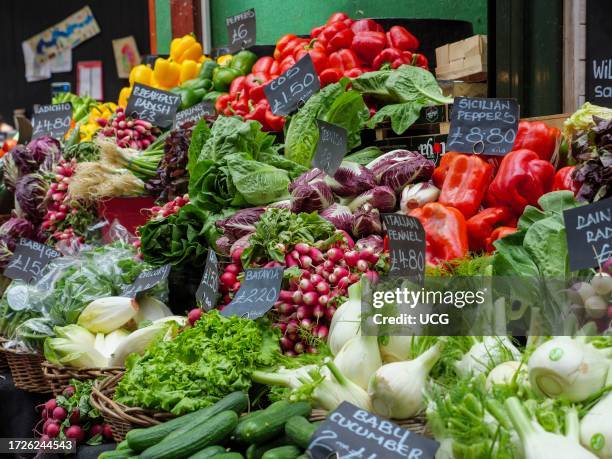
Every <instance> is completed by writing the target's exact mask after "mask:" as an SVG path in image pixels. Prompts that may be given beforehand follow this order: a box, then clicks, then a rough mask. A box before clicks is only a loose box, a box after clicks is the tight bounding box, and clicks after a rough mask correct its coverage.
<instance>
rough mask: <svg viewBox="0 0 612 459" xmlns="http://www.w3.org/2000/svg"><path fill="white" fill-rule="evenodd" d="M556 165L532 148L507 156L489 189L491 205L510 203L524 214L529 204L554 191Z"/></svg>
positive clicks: (518, 213) (510, 205) (488, 199)
mask: <svg viewBox="0 0 612 459" xmlns="http://www.w3.org/2000/svg"><path fill="white" fill-rule="evenodd" d="M554 176H555V168H554V167H553V165H552V164H550V163H549V162H548V161H544V160H542V159H540V157H539V156H538V154H537V153H535V152H533V151H531V150H526V149H522V150H514V151H511V152H510V153H508V154H507V155H506V156H504V159H503V160H502V162H501V164H500V166H499V170H498V171H497V175H496V176H495V178H494V179H493V181H492V182H491V185H490V186H489V190H488V191H487V198H486V201H487V204H488V205H489V206H490V207H496V206H507V207H509V208H510V209H511V210H512V211H513V212H514V214H515V215H521V214H522V213H523V210H524V209H525V207H526V206H527V205H532V206H537V205H538V199H540V196H542V195H543V194H545V193H548V192H549V191H551V190H552V186H553V180H554Z"/></svg>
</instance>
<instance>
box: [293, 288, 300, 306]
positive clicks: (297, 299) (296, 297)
mask: <svg viewBox="0 0 612 459" xmlns="http://www.w3.org/2000/svg"><path fill="white" fill-rule="evenodd" d="M302 297H303V295H302V292H301V291H300V290H296V291H295V292H293V295H291V299H292V301H293V304H300V303H301V302H302Z"/></svg>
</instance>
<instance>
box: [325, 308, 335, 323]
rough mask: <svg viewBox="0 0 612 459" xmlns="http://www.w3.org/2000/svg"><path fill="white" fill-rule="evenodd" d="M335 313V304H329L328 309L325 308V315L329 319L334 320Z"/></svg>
mask: <svg viewBox="0 0 612 459" xmlns="http://www.w3.org/2000/svg"><path fill="white" fill-rule="evenodd" d="M335 313H336V307H335V306H327V309H326V310H325V317H326V318H327V320H332V317H334V314H335Z"/></svg>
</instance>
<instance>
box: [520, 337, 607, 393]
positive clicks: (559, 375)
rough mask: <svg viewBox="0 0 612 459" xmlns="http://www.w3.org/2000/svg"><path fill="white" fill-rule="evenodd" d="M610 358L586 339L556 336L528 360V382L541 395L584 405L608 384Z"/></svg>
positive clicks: (541, 346)
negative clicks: (583, 402)
mask: <svg viewBox="0 0 612 459" xmlns="http://www.w3.org/2000/svg"><path fill="white" fill-rule="evenodd" d="M609 365H610V359H609V358H608V357H607V355H606V353H605V352H604V351H602V350H600V349H597V348H595V347H593V346H592V345H590V344H588V343H586V342H585V340H584V338H570V337H568V336H557V337H555V338H553V339H551V340H549V341H546V342H545V343H543V344H542V345H540V346H539V347H538V348H536V350H535V351H534V352H533V354H532V355H531V357H530V358H529V362H528V364H527V368H528V371H529V382H530V383H531V386H532V387H533V389H534V390H535V391H536V392H538V393H539V394H540V395H545V396H547V397H551V398H557V397H563V398H566V399H568V400H569V401H571V402H581V401H583V400H586V399H587V398H589V397H591V396H592V395H594V394H596V393H597V392H599V391H600V390H601V389H602V388H603V387H604V384H605V381H606V376H607V374H608V368H609Z"/></svg>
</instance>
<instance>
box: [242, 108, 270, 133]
mask: <svg viewBox="0 0 612 459" xmlns="http://www.w3.org/2000/svg"><path fill="white" fill-rule="evenodd" d="M244 119H245V120H255V121H259V122H260V123H261V125H262V126H263V127H264V128H265V127H266V104H264V103H261V102H259V103H257V104H255V105H253V104H252V103H250V102H249V112H248V113H246V114H245V115H244Z"/></svg>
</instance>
